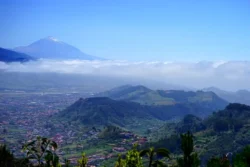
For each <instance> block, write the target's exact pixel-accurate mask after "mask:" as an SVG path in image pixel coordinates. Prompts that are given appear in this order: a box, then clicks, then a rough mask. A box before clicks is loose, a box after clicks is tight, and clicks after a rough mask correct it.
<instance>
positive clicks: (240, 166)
mask: <svg viewBox="0 0 250 167" xmlns="http://www.w3.org/2000/svg"><path fill="white" fill-rule="evenodd" d="M249 166H250V146H247V147H245V148H244V149H243V151H242V152H241V153H238V154H237V155H236V156H235V158H234V167H249Z"/></svg>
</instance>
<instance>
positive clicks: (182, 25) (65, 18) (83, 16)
mask: <svg viewBox="0 0 250 167" xmlns="http://www.w3.org/2000/svg"><path fill="white" fill-rule="evenodd" d="M0 20H1V23H0V24H1V25H0V47H4V48H13V47H16V46H20V45H28V44H30V43H32V42H34V41H36V40H38V39H41V38H44V37H46V36H54V37H56V38H58V39H60V40H62V41H64V42H67V43H69V44H72V45H74V46H76V47H78V48H79V49H81V50H82V51H83V52H85V53H88V54H91V55H94V56H99V57H104V58H108V59H122V60H131V61H156V60H159V61H174V60H177V61H199V60H212V61H217V60H250V1H249V0H237V1H236V0H209V1H203V0H171V1H170V0H163V1H157V0H154V1H153V0H116V1H114V0H110V1H108V0H101V1H100V0H88V1H87V0H80V1H75V0H72V1H62V0H60V1H59V0H58V1H57V0H54V1H53V2H52V1H51V0H41V1H40V0H39V1H30V0H23V1H22V0H20V1H16V0H15V1H12V0H1V1H0Z"/></svg>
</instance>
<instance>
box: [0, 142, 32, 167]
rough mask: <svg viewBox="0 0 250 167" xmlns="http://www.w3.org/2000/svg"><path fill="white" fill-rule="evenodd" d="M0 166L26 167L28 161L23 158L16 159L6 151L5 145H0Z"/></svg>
mask: <svg viewBox="0 0 250 167" xmlns="http://www.w3.org/2000/svg"><path fill="white" fill-rule="evenodd" d="M0 166H1V167H27V166H30V164H29V160H28V159H25V158H20V159H17V158H15V157H14V155H13V154H12V153H11V152H10V151H9V150H8V149H7V147H6V145H0Z"/></svg>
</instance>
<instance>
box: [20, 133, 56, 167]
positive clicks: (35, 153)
mask: <svg viewBox="0 0 250 167" xmlns="http://www.w3.org/2000/svg"><path fill="white" fill-rule="evenodd" d="M56 149H57V144H56V142H54V141H52V140H50V139H48V138H44V137H40V136H37V138H36V139H35V140H32V141H30V142H28V143H26V144H24V145H23V151H25V152H26V156H27V158H28V159H31V160H36V161H37V162H38V165H39V166H42V165H43V160H45V157H46V160H48V161H50V160H51V156H52V155H53V156H52V157H53V158H52V159H53V160H54V161H53V162H54V163H55V162H56V157H57V156H56V154H55V153H54V151H55V150H56ZM53 167H55V166H53Z"/></svg>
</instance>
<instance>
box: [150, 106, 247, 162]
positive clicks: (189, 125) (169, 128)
mask: <svg viewBox="0 0 250 167" xmlns="http://www.w3.org/2000/svg"><path fill="white" fill-rule="evenodd" d="M249 127H250V106H247V105H243V104H238V103H233V104H229V105H228V106H227V107H225V109H223V110H220V111H218V112H215V113H214V114H213V115H212V116H210V117H208V118H206V119H204V120H202V119H199V118H197V117H195V116H192V115H187V116H186V117H184V119H183V120H182V121H180V122H178V123H167V124H165V125H164V126H162V127H161V128H159V129H158V130H157V131H155V132H152V134H151V136H153V137H154V138H155V140H157V139H160V140H159V141H157V142H155V143H154V144H152V145H153V146H155V147H164V146H165V147H167V146H169V144H168V143H171V142H174V141H177V140H179V137H178V136H179V134H180V133H185V132H187V131H188V130H189V131H191V132H192V133H193V134H194V142H195V149H196V151H197V152H198V153H199V154H200V155H201V157H202V161H203V162H205V161H206V160H207V159H208V158H211V157H212V156H222V155H223V154H227V153H231V152H232V153H235V152H237V151H240V150H241V149H242V148H244V147H245V146H246V145H249V144H250V131H249ZM173 140H174V141H173ZM169 147H170V148H172V147H171V146H169ZM172 151H173V152H176V151H177V152H178V151H179V150H177V149H176V147H174V148H173V149H172Z"/></svg>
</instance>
